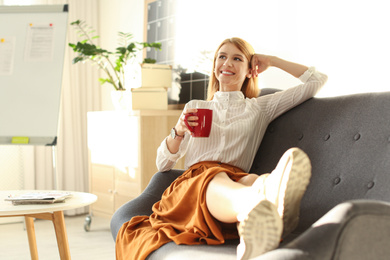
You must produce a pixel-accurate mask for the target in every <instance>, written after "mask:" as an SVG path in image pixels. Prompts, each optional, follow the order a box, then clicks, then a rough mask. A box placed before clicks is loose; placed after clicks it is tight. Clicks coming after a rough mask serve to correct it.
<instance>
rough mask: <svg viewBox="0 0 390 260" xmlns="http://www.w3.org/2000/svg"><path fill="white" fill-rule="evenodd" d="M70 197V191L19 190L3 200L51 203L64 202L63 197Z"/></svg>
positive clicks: (19, 203)
mask: <svg viewBox="0 0 390 260" xmlns="http://www.w3.org/2000/svg"><path fill="white" fill-rule="evenodd" d="M69 197H72V193H70V192H61V191H45V192H34V191H29V192H21V193H18V194H11V195H8V197H7V198H5V199H4V200H6V201H11V202H12V204H14V205H25V204H51V203H59V202H65V199H67V198H69Z"/></svg>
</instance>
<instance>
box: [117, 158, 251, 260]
mask: <svg viewBox="0 0 390 260" xmlns="http://www.w3.org/2000/svg"><path fill="white" fill-rule="evenodd" d="M220 172H226V173H227V174H228V176H229V177H230V178H231V179H232V180H234V181H238V180H239V179H241V178H242V177H244V176H246V175H247V173H245V172H243V171H242V170H241V169H239V168H237V167H234V166H230V165H227V164H221V163H217V162H201V163H197V164H195V165H193V166H191V167H190V168H189V169H188V170H187V171H185V172H184V173H183V174H182V175H181V176H179V177H178V178H177V179H176V180H175V181H174V182H172V184H171V185H170V186H169V187H168V188H167V189H166V190H165V192H164V194H163V195H162V197H161V200H160V201H158V202H156V203H155V204H154V205H153V213H152V215H150V216H136V217H133V218H132V219H131V220H130V221H128V222H126V223H124V224H123V225H122V227H121V229H120V230H119V232H118V235H117V239H116V258H117V259H118V260H120V259H126V260H139V259H145V258H146V257H147V256H148V255H149V254H150V253H152V252H153V251H154V250H156V249H158V248H160V247H161V246H162V245H164V244H166V243H168V242H171V241H174V242H175V243H176V244H178V245H180V244H185V245H198V244H209V245H218V244H223V243H225V240H226V239H236V238H238V234H237V228H236V224H225V223H222V222H219V221H218V220H216V219H215V218H214V217H213V216H212V215H211V214H210V213H209V211H208V209H207V205H206V189H207V185H208V184H209V182H210V181H211V180H212V179H213V178H214V176H215V175H216V174H218V173H220Z"/></svg>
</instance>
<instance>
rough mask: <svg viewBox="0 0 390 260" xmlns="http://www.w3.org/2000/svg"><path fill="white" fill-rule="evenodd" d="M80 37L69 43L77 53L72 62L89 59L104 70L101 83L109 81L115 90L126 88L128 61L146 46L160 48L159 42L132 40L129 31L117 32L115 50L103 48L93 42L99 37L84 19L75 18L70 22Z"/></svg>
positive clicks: (149, 61) (132, 59)
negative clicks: (117, 40) (117, 43)
mask: <svg viewBox="0 0 390 260" xmlns="http://www.w3.org/2000/svg"><path fill="white" fill-rule="evenodd" d="M71 25H72V26H74V27H75V28H76V29H77V31H78V33H79V37H80V38H81V39H82V40H81V41H78V42H77V43H76V44H74V43H69V46H70V47H71V48H72V49H73V51H74V52H76V53H77V54H78V55H77V57H75V58H74V59H73V64H76V63H78V62H84V61H86V60H89V61H90V62H92V63H93V64H95V65H97V66H98V68H99V69H101V70H102V71H104V73H105V75H106V78H100V79H99V81H100V83H101V84H105V83H109V84H111V85H112V86H113V87H114V88H115V90H126V88H125V84H124V83H125V67H126V65H127V64H128V62H134V61H136V58H137V56H138V55H139V54H140V52H141V51H142V50H143V49H144V48H147V47H150V48H155V49H156V50H161V43H157V42H153V43H148V42H136V41H132V39H133V35H132V34H131V33H123V32H119V33H118V36H119V47H118V48H116V51H115V52H110V51H108V50H105V49H103V48H101V47H99V46H97V45H96V44H95V43H94V39H96V38H99V36H98V35H94V34H95V30H93V29H92V28H91V27H89V26H88V25H87V24H86V22H85V21H81V20H77V21H74V22H72V23H71ZM155 62H156V60H153V59H147V58H146V59H144V61H143V63H155Z"/></svg>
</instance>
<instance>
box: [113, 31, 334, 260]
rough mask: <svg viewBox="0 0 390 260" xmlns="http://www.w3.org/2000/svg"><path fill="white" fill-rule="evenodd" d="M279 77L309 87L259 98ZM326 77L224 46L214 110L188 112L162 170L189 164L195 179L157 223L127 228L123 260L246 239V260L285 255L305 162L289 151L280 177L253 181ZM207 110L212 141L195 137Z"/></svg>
mask: <svg viewBox="0 0 390 260" xmlns="http://www.w3.org/2000/svg"><path fill="white" fill-rule="evenodd" d="M270 66H272V67H276V68H279V69H281V70H283V71H285V72H287V73H289V74H291V75H292V76H294V77H296V78H299V79H300V80H301V81H302V82H303V84H301V85H299V86H296V87H294V88H290V89H287V90H285V91H281V92H277V93H275V94H272V95H266V96H262V97H258V95H259V89H258V85H257V76H258V75H259V74H260V73H262V72H263V71H265V70H266V69H267V68H268V67H270ZM326 80H327V77H326V75H324V74H322V73H320V72H317V71H316V70H315V69H314V68H308V67H306V66H304V65H300V64H297V63H293V62H289V61H285V60H282V59H280V58H278V57H274V56H267V55H261V54H255V52H254V50H253V48H252V47H251V46H250V45H249V44H248V43H247V42H246V41H244V40H242V39H239V38H231V39H226V40H225V41H223V42H222V43H221V45H220V46H219V47H218V49H217V51H216V53H215V57H214V64H213V73H212V76H211V78H210V82H209V89H208V101H199V100H192V101H190V102H189V103H187V104H186V106H185V108H184V110H183V113H182V115H181V116H180V118H179V120H178V122H177V124H176V125H175V126H174V128H173V129H172V134H171V135H169V136H168V137H167V138H165V140H163V142H162V143H161V145H160V147H159V148H158V151H157V153H158V154H157V160H156V163H157V167H158V169H159V171H167V170H170V169H172V168H173V167H174V165H175V163H176V162H177V160H178V159H180V158H181V157H183V156H184V155H186V160H185V168H186V171H185V172H184V173H183V174H182V175H181V176H180V177H179V178H177V179H176V180H175V181H174V182H173V183H172V184H171V186H170V187H169V188H168V189H167V190H166V191H165V192H164V194H163V196H162V198H161V200H160V201H159V202H157V203H156V204H155V205H154V206H153V214H152V215H150V216H137V217H133V218H132V219H131V220H129V221H128V222H126V223H125V224H123V226H122V227H121V229H120V230H119V232H118V235H117V240H116V255H117V259H145V258H146V257H147V256H148V255H149V254H150V253H152V252H153V251H154V250H156V249H158V248H159V247H161V246H162V245H164V244H166V243H168V242H171V241H174V242H175V243H176V244H189V245H196V244H211V245H216V244H222V243H224V242H225V240H226V239H237V238H240V245H239V247H238V249H237V259H251V258H254V257H256V256H258V255H261V254H263V253H265V252H267V251H269V250H272V249H274V248H276V247H277V246H278V244H279V241H280V239H281V237H282V236H284V235H286V234H288V233H289V232H291V231H292V230H293V229H294V228H295V227H296V225H297V223H298V214H299V206H300V201H301V198H302V196H303V194H304V192H305V190H306V187H307V185H308V183H309V179H310V176H311V165H310V161H309V159H308V157H307V156H306V154H305V153H304V152H303V151H302V150H300V149H298V148H292V149H290V150H288V151H287V152H286V153H285V154H284V155H283V157H282V158H281V160H280V161H279V163H278V165H277V166H276V168H275V170H274V171H273V172H272V173H271V174H263V175H261V176H258V175H256V174H248V173H247V172H248V171H249V169H250V167H251V165H252V161H253V159H254V157H255V154H256V151H257V150H258V148H259V146H260V142H261V140H262V138H263V136H264V133H265V130H266V128H267V126H268V124H269V123H270V122H271V121H272V120H273V119H275V118H276V117H278V116H279V115H281V114H282V113H284V112H286V111H287V110H289V109H291V108H292V107H294V106H296V105H298V104H300V103H302V102H304V101H305V100H307V99H309V98H311V97H313V96H314V95H315V94H316V93H317V92H318V90H319V89H320V88H321V87H322V86H323V85H324V84H325V82H326ZM198 108H208V109H211V110H213V120H212V128H211V133H210V136H209V137H208V138H196V137H192V136H191V134H190V130H189V129H188V127H187V126H186V124H185V120H187V123H188V124H189V125H190V126H192V127H193V126H196V125H197V124H198V123H197V120H198V117H197V116H196V112H197V109H198Z"/></svg>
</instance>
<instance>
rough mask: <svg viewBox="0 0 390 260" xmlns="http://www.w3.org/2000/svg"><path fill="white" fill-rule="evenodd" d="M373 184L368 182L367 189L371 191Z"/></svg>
mask: <svg viewBox="0 0 390 260" xmlns="http://www.w3.org/2000/svg"><path fill="white" fill-rule="evenodd" d="M374 185H375V183H374V182H373V181H370V182H369V183H368V184H367V188H369V189H371V188H372V187H374Z"/></svg>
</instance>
